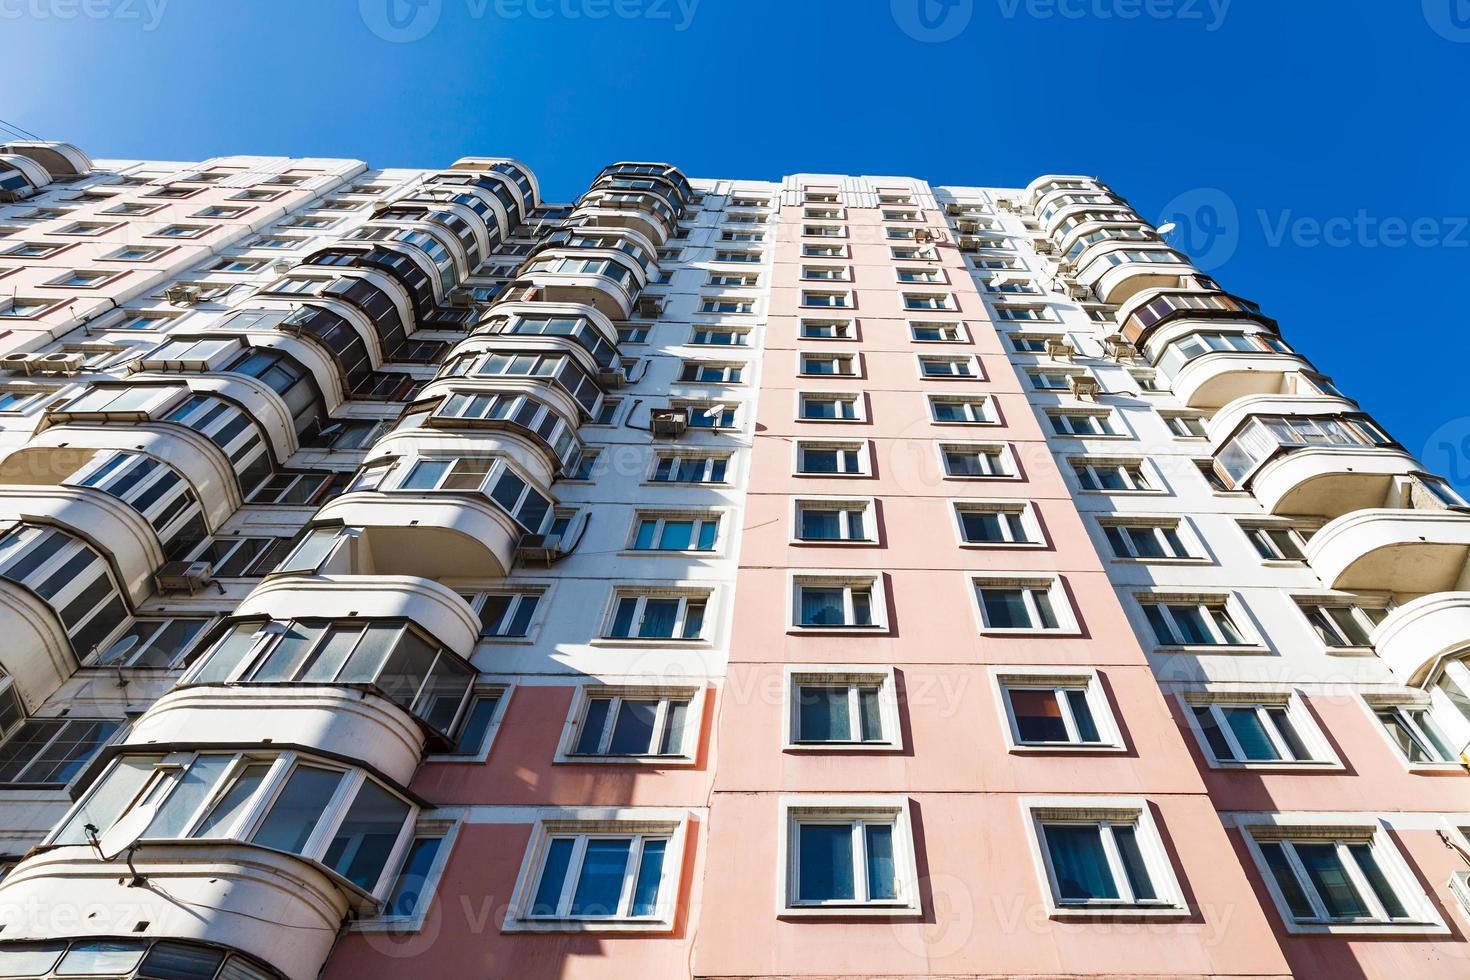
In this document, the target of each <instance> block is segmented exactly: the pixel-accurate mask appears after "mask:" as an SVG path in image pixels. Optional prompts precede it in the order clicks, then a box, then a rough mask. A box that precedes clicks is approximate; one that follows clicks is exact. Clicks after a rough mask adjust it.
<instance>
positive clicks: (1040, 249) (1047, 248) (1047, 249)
mask: <svg viewBox="0 0 1470 980" xmlns="http://www.w3.org/2000/svg"><path fill="white" fill-rule="evenodd" d="M1031 246H1032V248H1034V249H1036V254H1038V255H1050V254H1052V253H1053V252H1055V251H1056V250H1057V247H1056V246H1055V245H1053V244H1052V240H1051V239H1050V238H1047V237H1045V236H1043V235H1037V236H1036V237H1035V238H1033V239H1031Z"/></svg>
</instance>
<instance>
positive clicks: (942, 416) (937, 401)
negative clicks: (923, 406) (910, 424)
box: [929, 395, 995, 425]
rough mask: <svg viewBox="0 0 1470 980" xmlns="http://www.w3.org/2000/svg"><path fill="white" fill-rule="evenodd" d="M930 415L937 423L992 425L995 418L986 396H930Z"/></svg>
mask: <svg viewBox="0 0 1470 980" xmlns="http://www.w3.org/2000/svg"><path fill="white" fill-rule="evenodd" d="M929 414H930V416H931V417H932V418H933V419H934V421H936V422H946V423H963V424H967V425H992V424H994V423H995V416H994V414H993V413H992V412H991V410H990V399H989V398H988V397H987V396H985V395H944V396H941V395H930V396H929Z"/></svg>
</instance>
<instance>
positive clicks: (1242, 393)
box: [1170, 350, 1312, 409]
mask: <svg viewBox="0 0 1470 980" xmlns="http://www.w3.org/2000/svg"><path fill="white" fill-rule="evenodd" d="M1310 370H1312V365H1311V363H1310V362H1309V361H1307V359H1306V358H1304V357H1300V356H1298V355H1296V354H1279V353H1275V352H1272V351H1233V350H1230V351H1208V352H1206V353H1203V354H1200V355H1198V356H1196V357H1193V358H1191V359H1190V360H1188V361H1186V362H1185V363H1184V365H1183V366H1182V367H1180V368H1179V369H1178V370H1177V371H1176V372H1175V373H1174V374H1173V376H1172V378H1171V379H1170V380H1171V387H1172V388H1173V389H1174V394H1176V395H1177V396H1178V397H1179V400H1180V401H1182V402H1183V403H1184V404H1186V405H1188V406H1189V407H1190V408H1203V409H1217V408H1220V407H1222V406H1224V405H1228V404H1230V403H1231V402H1233V401H1235V400H1236V399H1237V398H1246V397H1249V396H1251V395H1275V394H1279V393H1280V392H1281V391H1282V389H1283V388H1284V387H1285V379H1286V377H1287V376H1288V375H1292V374H1298V373H1300V372H1302V371H1310Z"/></svg>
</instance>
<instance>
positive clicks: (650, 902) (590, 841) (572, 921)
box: [503, 810, 683, 931]
mask: <svg viewBox="0 0 1470 980" xmlns="http://www.w3.org/2000/svg"><path fill="white" fill-rule="evenodd" d="M620 812H622V813H626V814H627V816H628V819H625V820H623V821H621V823H623V824H625V825H626V829H622V828H620V827H619V821H616V820H601V819H599V820H589V821H576V820H555V821H545V822H542V823H540V824H538V825H537V827H536V829H535V831H534V832H533V833H532V835H531V843H530V845H529V846H528V848H527V852H526V859H525V862H524V863H523V864H522V870H521V879H520V881H519V882H518V883H517V885H516V892H515V895H514V896H513V897H512V899H511V907H510V909H509V911H508V912H507V913H506V918H505V923H504V926H503V928H504V929H506V930H510V931H516V930H535V929H537V928H538V927H539V928H542V929H560V930H566V929H601V928H609V929H617V928H624V929H632V930H643V931H647V930H649V929H653V928H657V929H668V928H671V927H672V926H673V908H674V904H675V903H674V892H675V891H676V889H677V888H678V881H679V868H680V866H681V860H680V851H681V844H682V841H683V827H682V824H681V823H680V822H678V821H671V820H667V819H663V818H661V817H660V818H655V819H647V820H636V821H635V820H633V819H632V818H633V817H634V816H635V815H636V814H637V813H638V811H637V810H628V811H620ZM664 812H666V811H660V813H664Z"/></svg>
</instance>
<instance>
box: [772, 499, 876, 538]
mask: <svg viewBox="0 0 1470 980" xmlns="http://www.w3.org/2000/svg"><path fill="white" fill-rule="evenodd" d="M805 510H835V511H840V512H842V514H843V516H842V518H841V521H840V523H841V524H842V531H843V533H844V534H847V533H848V532H849V531H850V529H851V522H850V520H849V518H848V517H847V514H848V512H850V511H855V510H857V511H862V514H863V537H861V538H852V537H842V538H830V539H828V538H803V537H801V515H802V512H803V511H805ZM877 524H878V516H877V502H876V501H875V500H874V499H873V498H872V497H813V496H796V497H792V498H791V539H790V542H789V543H790V544H792V545H795V546H798V547H818V548H834V547H842V546H852V545H874V544H877V543H878V537H877V531H878V527H877Z"/></svg>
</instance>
